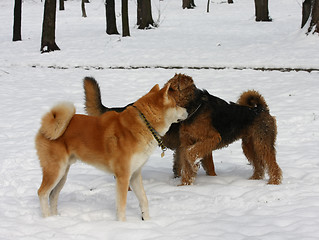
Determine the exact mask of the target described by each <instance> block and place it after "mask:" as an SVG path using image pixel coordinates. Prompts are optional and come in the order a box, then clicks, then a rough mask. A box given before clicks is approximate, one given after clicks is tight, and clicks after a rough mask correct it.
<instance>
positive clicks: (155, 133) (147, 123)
mask: <svg viewBox="0 0 319 240" xmlns="http://www.w3.org/2000/svg"><path fill="white" fill-rule="evenodd" d="M133 107H134V108H135V109H136V110H137V111H138V112H139V114H140V117H141V118H142V119H143V120H144V122H145V124H146V126H147V128H148V129H149V130H150V132H151V133H152V135H153V137H154V138H155V140H156V141H157V143H158V146H159V147H160V148H161V149H162V151H163V152H162V154H161V157H164V154H165V151H166V150H167V147H166V146H165V145H164V143H163V140H162V137H161V135H160V134H159V133H158V132H157V131H156V130H155V129H154V128H153V127H152V125H151V124H150V122H149V121H148V120H147V119H146V117H145V115H144V114H143V113H142V112H141V111H140V110H139V109H138V108H137V107H136V106H134V105H133Z"/></svg>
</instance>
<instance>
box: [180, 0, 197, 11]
mask: <svg viewBox="0 0 319 240" xmlns="http://www.w3.org/2000/svg"><path fill="white" fill-rule="evenodd" d="M182 7H183V9H185V8H187V9H192V8H194V7H196V5H195V2H194V0H183V5H182Z"/></svg>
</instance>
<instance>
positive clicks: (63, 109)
mask: <svg viewBox="0 0 319 240" xmlns="http://www.w3.org/2000/svg"><path fill="white" fill-rule="evenodd" d="M168 89H169V85H166V86H165V87H164V88H163V89H161V90H160V89H159V86H158V85H155V86H154V87H153V88H152V89H151V91H150V92H149V93H148V94H146V95H145V96H143V97H142V98H140V99H139V100H137V101H136V102H135V103H134V105H133V106H129V107H127V108H126V109H125V110H124V111H123V112H121V113H117V112H114V111H112V112H107V113H105V114H103V115H101V116H99V117H95V116H86V115H79V114H75V108H74V106H73V104H70V103H61V104H59V105H56V106H55V107H54V108H52V110H51V111H50V112H48V113H47V114H45V115H44V116H43V118H42V125H41V128H40V130H39V132H38V134H37V136H36V149H37V154H38V157H39V160H40V164H41V167H42V170H43V180H42V184H41V186H40V188H39V190H38V195H39V200H40V206H41V210H42V213H43V216H44V217H47V216H50V215H56V214H57V202H58V196H59V193H60V191H61V189H62V187H63V185H64V183H65V181H66V177H67V174H68V170H69V168H70V165H71V164H72V163H73V162H75V160H76V159H80V160H82V161H83V162H86V163H88V164H91V165H93V166H95V167H97V168H99V169H101V170H103V171H107V172H110V173H112V174H114V176H115V177H116V192H117V197H116V207H117V218H118V220H120V221H125V220H126V216H125V209H126V200H127V189H128V187H129V185H130V186H131V188H132V189H133V191H134V193H135V195H136V197H137V198H138V200H139V204H140V208H141V211H142V219H143V220H147V219H149V209H148V201H147V198H146V195H145V191H144V187H143V183H142V175H141V169H142V167H143V165H144V164H145V162H146V161H147V159H148V158H149V156H150V155H151V153H152V152H153V150H154V149H155V148H156V146H157V142H156V140H155V136H154V135H153V134H152V132H151V130H153V131H154V130H155V133H156V134H158V135H160V136H163V135H164V134H165V133H166V132H167V131H168V129H169V127H170V125H171V124H172V123H174V122H177V121H178V120H184V119H185V118H186V117H187V111H186V109H185V108H181V107H179V106H177V105H176V102H175V100H174V98H173V97H172V96H171V95H170V93H169V92H168ZM148 125H150V126H151V127H149V126H148ZM156 131H157V132H156ZM157 137H158V136H157ZM49 203H50V205H49Z"/></svg>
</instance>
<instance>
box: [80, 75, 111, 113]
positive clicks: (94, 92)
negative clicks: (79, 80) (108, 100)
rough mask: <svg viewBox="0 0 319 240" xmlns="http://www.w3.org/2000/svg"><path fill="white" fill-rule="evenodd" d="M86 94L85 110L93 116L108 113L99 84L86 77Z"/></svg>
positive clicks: (84, 81)
mask: <svg viewBox="0 0 319 240" xmlns="http://www.w3.org/2000/svg"><path fill="white" fill-rule="evenodd" d="M83 87H84V94H85V110H86V112H87V113H88V114H89V115H91V116H100V115H101V114H103V113H104V112H106V111H107V108H106V107H105V106H104V105H103V104H102V100H101V91H100V87H99V84H98V83H97V82H96V80H95V79H94V78H92V77H85V78H84V80H83Z"/></svg>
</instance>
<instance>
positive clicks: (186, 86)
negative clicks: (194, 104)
mask: <svg viewBox="0 0 319 240" xmlns="http://www.w3.org/2000/svg"><path fill="white" fill-rule="evenodd" d="M168 85H169V86H170V87H169V91H168V94H169V95H170V96H172V97H173V98H174V99H175V101H176V104H177V105H178V106H181V107H186V106H187V104H188V103H189V102H190V101H192V100H193V99H194V97H195V92H196V89H197V88H196V86H195V84H194V81H193V79H192V78H191V77H190V76H187V75H184V74H175V76H174V77H173V78H171V79H170V80H169V81H168V82H167V83H166V84H165V86H168Z"/></svg>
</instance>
